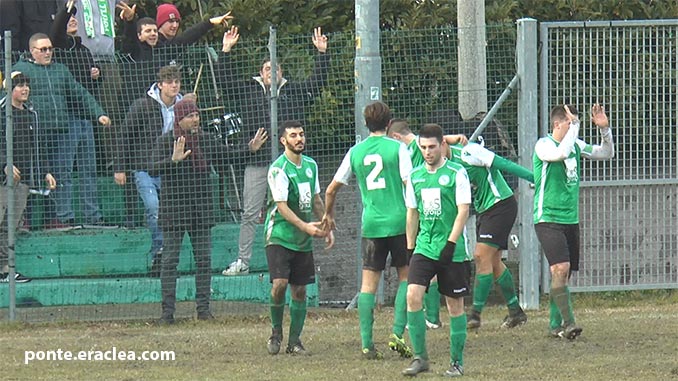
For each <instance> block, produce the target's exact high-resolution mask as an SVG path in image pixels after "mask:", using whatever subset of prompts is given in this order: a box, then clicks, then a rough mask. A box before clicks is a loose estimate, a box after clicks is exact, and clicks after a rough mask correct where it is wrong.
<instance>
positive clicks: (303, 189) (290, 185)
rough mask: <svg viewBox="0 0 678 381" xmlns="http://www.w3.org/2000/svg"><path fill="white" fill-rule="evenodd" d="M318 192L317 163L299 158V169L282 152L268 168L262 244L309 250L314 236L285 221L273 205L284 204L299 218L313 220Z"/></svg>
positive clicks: (305, 157)
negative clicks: (266, 206) (266, 203)
mask: <svg viewBox="0 0 678 381" xmlns="http://www.w3.org/2000/svg"><path fill="white" fill-rule="evenodd" d="M319 193H320V182H319V181H318V164H317V163H316V162H315V160H313V159H311V158H310V157H307V156H304V155H302V156H301V166H298V167H297V165H296V164H294V163H293V162H291V161H290V160H289V159H288V158H287V156H285V154H284V153H283V154H282V155H280V156H279V157H278V158H277V159H276V160H275V161H274V162H273V164H271V166H270V167H269V169H268V212H267V213H266V224H265V245H266V246H268V245H280V246H283V247H285V248H287V249H290V250H295V251H311V250H312V249H313V237H311V236H310V235H308V234H306V233H304V232H302V231H301V230H299V229H298V228H297V227H296V226H294V225H293V224H292V223H290V222H289V221H287V220H286V219H285V218H283V216H282V215H281V214H280V212H279V211H278V206H277V204H276V202H281V201H285V202H287V206H288V207H289V208H290V209H291V210H292V211H293V212H294V214H296V215H297V217H299V218H300V219H302V220H303V221H306V222H311V221H312V220H313V198H314V196H315V195H317V194H319Z"/></svg>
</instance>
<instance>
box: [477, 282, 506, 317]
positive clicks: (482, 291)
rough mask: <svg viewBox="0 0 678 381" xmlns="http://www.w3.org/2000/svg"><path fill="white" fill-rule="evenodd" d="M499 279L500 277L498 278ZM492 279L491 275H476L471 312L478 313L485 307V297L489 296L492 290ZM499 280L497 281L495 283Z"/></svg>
mask: <svg viewBox="0 0 678 381" xmlns="http://www.w3.org/2000/svg"><path fill="white" fill-rule="evenodd" d="M500 278H501V277H500ZM493 280H494V277H493V276H492V274H491V273H490V274H476V281H475V284H474V286H473V310H474V311H476V312H478V313H480V312H482V311H483V307H485V302H487V297H488V296H489V295H490V289H491V288H492V281H493ZM498 281H499V279H497V282H498Z"/></svg>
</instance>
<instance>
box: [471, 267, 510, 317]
mask: <svg viewBox="0 0 678 381" xmlns="http://www.w3.org/2000/svg"><path fill="white" fill-rule="evenodd" d="M497 284H498V285H499V287H500V288H501V293H502V294H504V300H506V304H507V305H508V308H509V309H510V310H516V309H518V308H519V307H520V305H519V304H518V296H517V295H516V288H515V286H514V284H513V275H511V271H509V269H508V268H507V269H505V270H504V272H503V273H501V275H500V276H499V278H497ZM474 305H475V300H474Z"/></svg>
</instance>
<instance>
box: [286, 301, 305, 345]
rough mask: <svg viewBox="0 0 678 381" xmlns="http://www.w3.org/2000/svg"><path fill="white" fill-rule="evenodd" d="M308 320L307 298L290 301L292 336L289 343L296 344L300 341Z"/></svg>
mask: <svg viewBox="0 0 678 381" xmlns="http://www.w3.org/2000/svg"><path fill="white" fill-rule="evenodd" d="M304 321H306V299H304V300H294V299H292V300H291V301H290V336H289V343H290V344H291V345H295V344H296V343H298V342H299V336H301V330H303V329H304Z"/></svg>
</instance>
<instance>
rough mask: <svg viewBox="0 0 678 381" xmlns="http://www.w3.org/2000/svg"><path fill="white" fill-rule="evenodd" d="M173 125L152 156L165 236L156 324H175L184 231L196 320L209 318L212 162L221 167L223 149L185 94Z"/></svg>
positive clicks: (223, 155)
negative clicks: (189, 254) (190, 259)
mask: <svg viewBox="0 0 678 381" xmlns="http://www.w3.org/2000/svg"><path fill="white" fill-rule="evenodd" d="M174 113H175V120H174V129H173V131H170V132H169V133H167V134H165V135H163V136H161V137H159V138H158V139H157V142H156V144H155V147H154V149H153V154H152V161H151V171H152V173H153V175H155V176H158V175H159V176H161V177H162V181H163V183H164V188H165V190H164V194H163V197H162V199H161V200H160V221H161V225H162V231H163V234H164V236H165V252H164V253H163V256H162V270H161V274H160V284H161V288H162V316H161V318H160V320H159V323H160V324H172V323H174V310H175V302H176V283H177V275H178V274H177V265H178V264H179V252H180V250H181V243H182V241H183V238H184V234H186V233H188V236H189V238H190V239H191V247H192V248H193V258H194V260H195V267H196V274H195V302H196V309H197V312H198V319H199V320H211V319H214V316H212V314H211V313H210V307H209V304H210V288H211V281H212V276H211V273H210V271H211V265H210V262H211V258H210V252H211V249H212V240H211V237H210V229H211V228H212V226H214V224H215V217H214V214H213V207H214V200H213V198H212V194H213V186H212V180H211V178H210V175H211V169H210V166H211V165H214V166H216V167H223V166H224V165H225V164H226V163H225V159H226V158H227V157H228V155H227V153H226V149H227V147H226V146H225V145H222V144H221V143H220V142H219V141H218V140H217V139H216V138H215V137H213V136H211V135H209V134H207V133H203V132H202V131H201V130H200V115H199V113H198V106H197V105H196V104H195V101H194V100H193V99H191V98H186V99H184V100H181V101H179V102H177V103H176V105H175V106H174Z"/></svg>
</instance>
